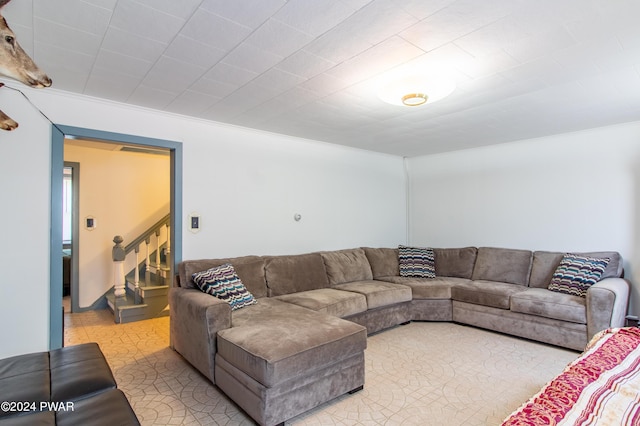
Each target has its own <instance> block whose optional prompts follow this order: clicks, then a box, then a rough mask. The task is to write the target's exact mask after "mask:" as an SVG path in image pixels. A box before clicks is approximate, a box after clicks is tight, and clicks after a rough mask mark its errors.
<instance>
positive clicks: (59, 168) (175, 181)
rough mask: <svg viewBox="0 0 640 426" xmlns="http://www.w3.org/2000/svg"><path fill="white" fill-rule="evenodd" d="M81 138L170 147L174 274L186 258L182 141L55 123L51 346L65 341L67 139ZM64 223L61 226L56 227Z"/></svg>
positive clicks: (53, 138) (52, 204)
mask: <svg viewBox="0 0 640 426" xmlns="http://www.w3.org/2000/svg"><path fill="white" fill-rule="evenodd" d="M65 137H68V138H77V139H84V140H95V141H103V142H114V143H125V144H132V145H139V146H148V147H158V148H165V149H169V151H170V154H171V183H170V184H171V206H170V209H171V241H172V246H171V253H172V256H171V258H172V260H173V265H171V267H172V269H171V274H172V276H173V274H174V272H175V270H176V268H175V266H176V265H177V264H178V263H179V262H180V261H181V260H182V143H181V142H176V141H171V140H165V139H156V138H148V137H143V136H134V135H127V134H123V133H113V132H105V131H101V130H94V129H86V128H82V127H73V126H65V125H60V124H54V125H52V126H51V229H50V233H51V247H50V274H51V276H50V280H49V283H50V293H49V297H50V300H49V309H50V310H49V348H50V349H56V348H60V347H62V346H63V344H64V334H63V333H64V330H63V320H64V314H63V311H62V262H61V261H60V256H61V253H60V251H61V248H62V226H61V224H62V185H63V184H62V174H63V168H64V139H65ZM54 224H60V226H54Z"/></svg>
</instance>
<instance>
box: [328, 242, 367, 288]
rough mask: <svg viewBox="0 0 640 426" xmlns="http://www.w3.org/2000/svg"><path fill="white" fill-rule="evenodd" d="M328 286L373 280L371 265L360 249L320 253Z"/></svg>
mask: <svg viewBox="0 0 640 426" xmlns="http://www.w3.org/2000/svg"><path fill="white" fill-rule="evenodd" d="M322 260H323V261H324V267H325V269H326V270H327V278H328V279H329V284H330V285H337V284H342V283H349V282H353V281H365V280H372V279H373V272H372V271H371V265H369V261H368V260H367V256H366V255H365V253H364V250H363V249H361V248H355V249H347V250H336V251H328V252H323V253H322Z"/></svg>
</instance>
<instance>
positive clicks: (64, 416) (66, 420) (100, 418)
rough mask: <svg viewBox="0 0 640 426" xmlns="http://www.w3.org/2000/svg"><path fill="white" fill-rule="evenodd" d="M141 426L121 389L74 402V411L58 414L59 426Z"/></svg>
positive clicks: (57, 422) (64, 411)
mask: <svg viewBox="0 0 640 426" xmlns="http://www.w3.org/2000/svg"><path fill="white" fill-rule="evenodd" d="M33 424H35V423H33ZM139 424H140V423H139V422H138V419H137V417H136V415H135V413H134V411H133V409H132V408H131V405H129V401H127V397H126V396H125V395H124V393H123V392H122V391H121V390H120V389H111V390H108V391H105V392H102V393H99V394H95V395H92V396H90V397H88V398H84V399H81V400H79V401H76V402H74V404H73V410H61V411H58V412H57V413H56V425H57V426H77V425H92V426H93V425H95V426H107V425H108V426H116V425H129V426H134V425H139Z"/></svg>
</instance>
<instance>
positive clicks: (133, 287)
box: [106, 215, 172, 324]
mask: <svg viewBox="0 0 640 426" xmlns="http://www.w3.org/2000/svg"><path fill="white" fill-rule="evenodd" d="M169 224H170V215H167V216H165V217H164V218H162V219H161V220H160V221H158V222H157V223H156V224H155V225H153V226H152V227H151V228H149V229H148V230H147V231H145V232H144V233H143V234H141V235H140V236H139V237H138V238H136V239H135V240H134V241H132V242H131V243H129V244H128V245H127V246H123V245H122V242H123V239H122V237H120V236H118V235H116V236H115V237H114V239H113V242H114V243H115V246H114V247H113V263H114V286H113V288H112V289H111V290H110V291H109V292H108V293H107V295H106V299H107V305H108V306H109V309H111V311H112V312H113V315H114V320H115V322H116V323H118V324H121V323H128V322H133V321H140V320H144V319H149V318H156V317H161V316H168V315H169V305H168V301H167V294H168V292H169V286H170V284H171V279H172V273H171V261H170V259H171V246H170V238H169V235H170V229H169ZM141 248H142V249H144V256H143V255H142V254H141V253H140V251H141ZM131 264H133V266H132V267H131V266H130V267H129V269H130V270H129V271H128V272H127V273H125V267H126V265H131Z"/></svg>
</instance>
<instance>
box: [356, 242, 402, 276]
mask: <svg viewBox="0 0 640 426" xmlns="http://www.w3.org/2000/svg"><path fill="white" fill-rule="evenodd" d="M363 250H364V254H365V255H366V256H367V260H368V261H369V265H371V272H372V273H373V279H378V277H387V276H394V275H395V276H397V275H400V265H399V263H398V249H397V248H371V247H363Z"/></svg>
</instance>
